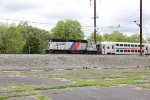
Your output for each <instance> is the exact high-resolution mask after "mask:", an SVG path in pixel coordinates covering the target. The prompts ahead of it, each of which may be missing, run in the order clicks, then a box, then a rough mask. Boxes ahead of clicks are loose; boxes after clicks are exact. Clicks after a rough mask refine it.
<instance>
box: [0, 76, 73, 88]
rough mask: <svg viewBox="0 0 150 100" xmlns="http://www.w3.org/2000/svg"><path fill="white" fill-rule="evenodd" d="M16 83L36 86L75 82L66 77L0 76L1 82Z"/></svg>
mask: <svg viewBox="0 0 150 100" xmlns="http://www.w3.org/2000/svg"><path fill="white" fill-rule="evenodd" d="M7 83H15V84H25V85H35V86H59V85H65V84H73V82H71V81H69V80H64V79H56V78H42V77H33V76H30V77H0V84H7Z"/></svg>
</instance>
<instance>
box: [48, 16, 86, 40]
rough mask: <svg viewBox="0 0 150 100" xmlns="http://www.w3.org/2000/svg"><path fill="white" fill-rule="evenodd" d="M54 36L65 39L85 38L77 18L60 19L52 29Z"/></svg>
mask: <svg viewBox="0 0 150 100" xmlns="http://www.w3.org/2000/svg"><path fill="white" fill-rule="evenodd" d="M51 32H52V36H53V37H54V38H63V39H83V38H84V33H83V31H82V28H81V25H80V23H79V22H78V21H77V20H71V19H66V20H60V21H58V23H57V24H56V26H55V27H54V28H53V29H52V30H51Z"/></svg>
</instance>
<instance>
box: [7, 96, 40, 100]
mask: <svg viewBox="0 0 150 100" xmlns="http://www.w3.org/2000/svg"><path fill="white" fill-rule="evenodd" d="M8 100H39V99H38V98H36V97H33V96H30V97H15V98H10V99H8Z"/></svg>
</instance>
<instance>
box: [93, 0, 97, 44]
mask: <svg viewBox="0 0 150 100" xmlns="http://www.w3.org/2000/svg"><path fill="white" fill-rule="evenodd" d="M96 18H97V17H96V0H94V43H95V44H96Z"/></svg>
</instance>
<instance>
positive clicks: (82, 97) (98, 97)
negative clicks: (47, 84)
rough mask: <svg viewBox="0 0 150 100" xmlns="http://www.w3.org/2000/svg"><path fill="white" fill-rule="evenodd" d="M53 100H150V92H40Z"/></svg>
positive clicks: (126, 88)
mask: <svg viewBox="0 0 150 100" xmlns="http://www.w3.org/2000/svg"><path fill="white" fill-rule="evenodd" d="M40 93H41V94H42V95H45V96H48V97H51V98H52V99H53V100H149V98H150V90H144V89H142V88H141V89H137V88H136V87H131V86H116V87H82V88H73V89H69V90H67V91H65V90H46V91H40Z"/></svg>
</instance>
